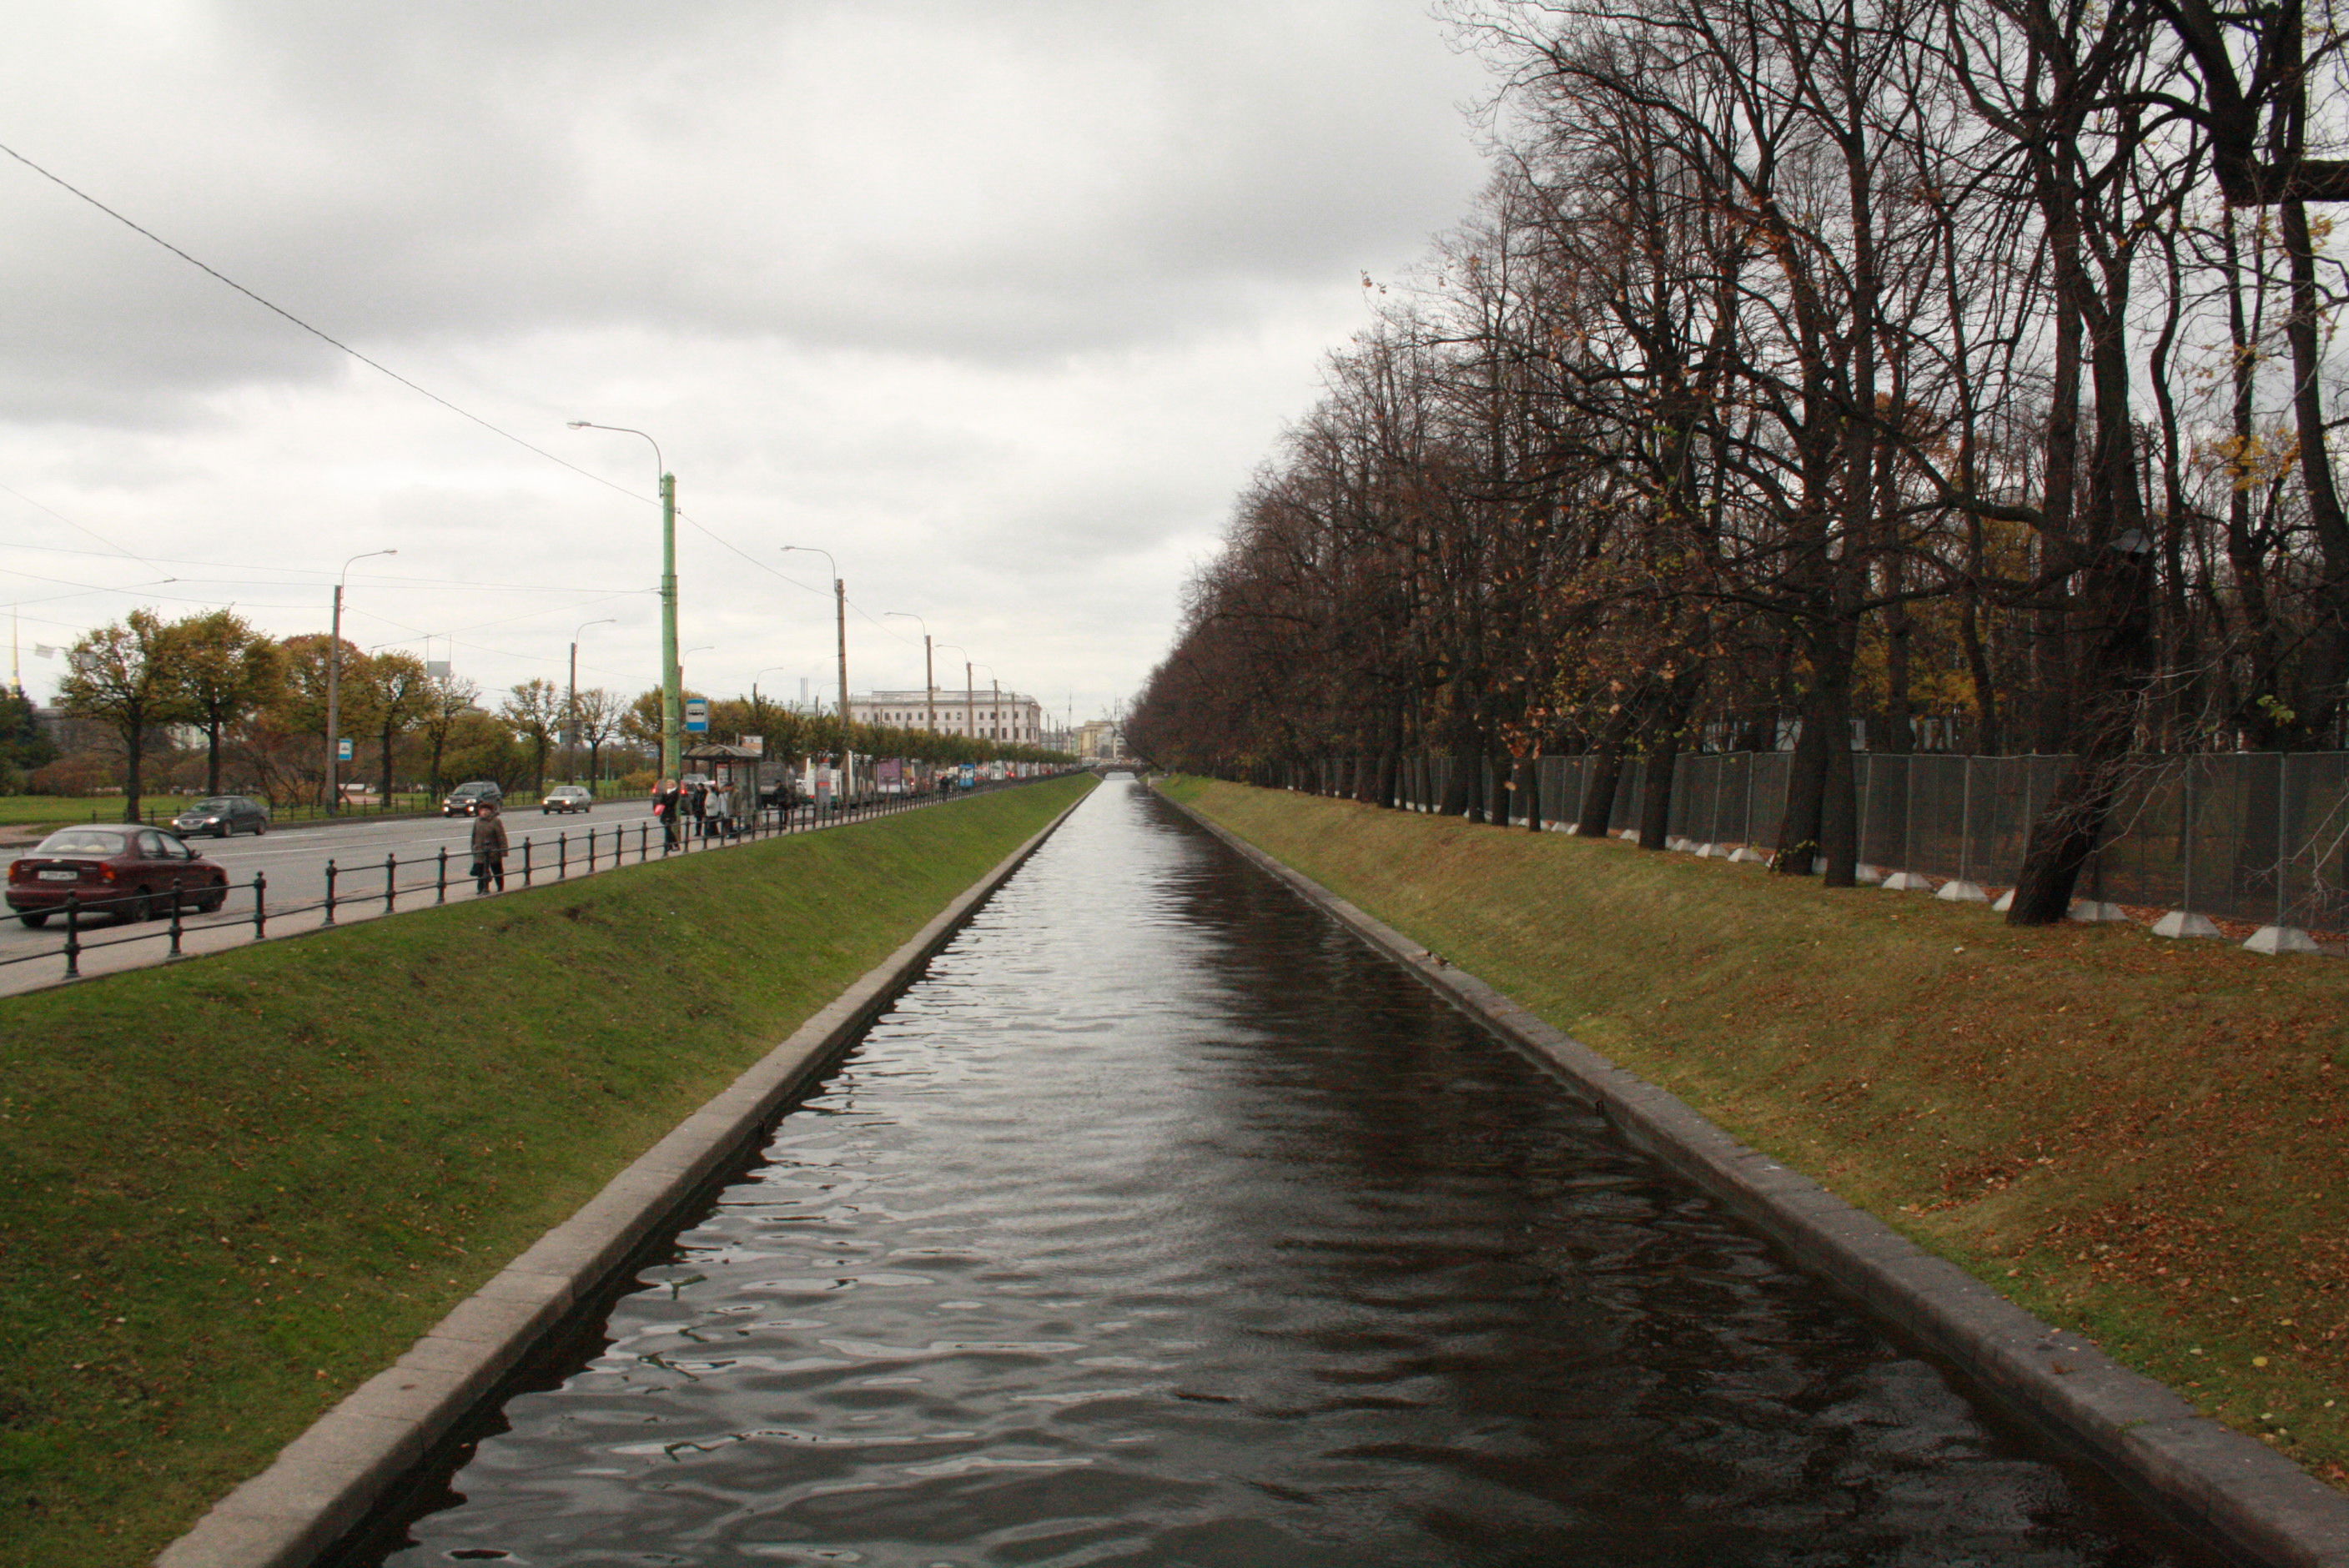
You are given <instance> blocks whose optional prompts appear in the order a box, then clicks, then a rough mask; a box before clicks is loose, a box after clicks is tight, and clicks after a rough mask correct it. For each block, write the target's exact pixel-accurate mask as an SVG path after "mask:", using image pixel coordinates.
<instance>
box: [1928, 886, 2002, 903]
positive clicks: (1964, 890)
mask: <svg viewBox="0 0 2349 1568" xmlns="http://www.w3.org/2000/svg"><path fill="white" fill-rule="evenodd" d="M1933 896H1934V897H1935V898H1938V899H1940V901H1941V902H1942V903H1989V902H1990V894H1988V893H1986V892H1982V888H1981V886H1980V885H1979V884H1977V883H1974V882H1943V883H1942V884H1941V888H1940V892H1936V893H1935V894H1934V895H1933Z"/></svg>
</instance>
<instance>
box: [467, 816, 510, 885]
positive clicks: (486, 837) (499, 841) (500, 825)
mask: <svg viewBox="0 0 2349 1568" xmlns="http://www.w3.org/2000/svg"><path fill="white" fill-rule="evenodd" d="M493 880H494V881H495V882H497V884H498V891H499V892H505V891H506V825H505V823H504V821H503V820H501V819H500V818H499V816H498V803H497V802H496V801H494V800H484V801H482V802H481V809H480V810H477V811H475V812H474V813H473V891H474V892H477V893H484V892H489V891H490V883H491V882H492V881H493Z"/></svg>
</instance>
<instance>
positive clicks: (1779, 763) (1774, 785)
mask: <svg viewBox="0 0 2349 1568" xmlns="http://www.w3.org/2000/svg"><path fill="white" fill-rule="evenodd" d="M1794 766H1795V759H1794V758H1793V756H1792V755H1791V754H1789V753H1787V752H1784V751H1765V752H1763V753H1761V754H1759V755H1758V756H1756V757H1755V758H1754V848H1756V849H1758V850H1761V851H1763V852H1764V853H1765V854H1766V853H1768V852H1769V851H1772V850H1774V849H1775V848H1777V845H1778V830H1779V827H1780V824H1782V823H1783V822H1785V819H1786V781H1787V779H1789V778H1791V777H1792V775H1793V769H1794Z"/></svg>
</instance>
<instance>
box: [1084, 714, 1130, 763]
mask: <svg viewBox="0 0 2349 1568" xmlns="http://www.w3.org/2000/svg"><path fill="white" fill-rule="evenodd" d="M1076 749H1077V755H1078V756H1079V757H1081V758H1083V759H1084V760H1085V761H1087V762H1114V761H1116V760H1118V759H1119V758H1122V757H1123V756H1124V755H1125V731H1124V730H1123V728H1122V727H1119V726H1118V725H1117V723H1116V722H1115V721H1113V720H1111V719H1106V718H1095V719H1089V720H1087V721H1086V722H1085V723H1084V724H1082V725H1081V726H1079V727H1078V728H1077V748H1076Z"/></svg>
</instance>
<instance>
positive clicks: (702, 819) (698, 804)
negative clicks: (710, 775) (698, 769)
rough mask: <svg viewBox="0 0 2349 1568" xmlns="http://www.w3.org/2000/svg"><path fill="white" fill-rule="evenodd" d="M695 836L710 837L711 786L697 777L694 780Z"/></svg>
mask: <svg viewBox="0 0 2349 1568" xmlns="http://www.w3.org/2000/svg"><path fill="white" fill-rule="evenodd" d="M692 810H693V836H694V837H695V838H697V839H706V838H708V837H709V785H708V784H705V783H703V782H702V781H701V780H700V779H695V780H694V781H693V801H692Z"/></svg>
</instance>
